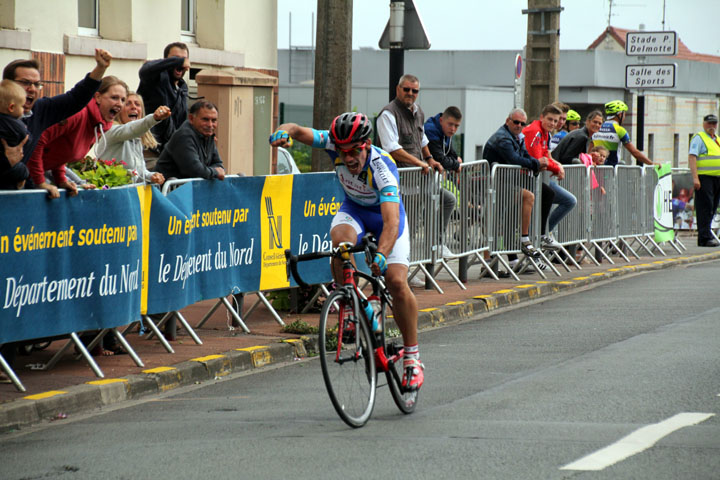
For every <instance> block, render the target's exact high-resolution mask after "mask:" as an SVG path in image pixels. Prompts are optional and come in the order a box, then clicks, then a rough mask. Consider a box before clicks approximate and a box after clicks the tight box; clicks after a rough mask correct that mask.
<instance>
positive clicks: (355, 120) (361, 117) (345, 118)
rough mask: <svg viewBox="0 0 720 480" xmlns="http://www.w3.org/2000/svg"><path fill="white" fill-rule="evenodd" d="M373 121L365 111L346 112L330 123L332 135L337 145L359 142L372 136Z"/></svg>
mask: <svg viewBox="0 0 720 480" xmlns="http://www.w3.org/2000/svg"><path fill="white" fill-rule="evenodd" d="M372 131H373V128H372V123H371V122H370V119H369V118H368V117H367V116H366V115H365V114H364V113H357V112H345V113H342V114H340V115H338V116H337V117H335V120H333V121H332V124H330V136H331V138H332V141H333V143H334V144H335V145H348V144H351V143H358V142H362V141H364V140H367V139H368V138H370V135H372Z"/></svg>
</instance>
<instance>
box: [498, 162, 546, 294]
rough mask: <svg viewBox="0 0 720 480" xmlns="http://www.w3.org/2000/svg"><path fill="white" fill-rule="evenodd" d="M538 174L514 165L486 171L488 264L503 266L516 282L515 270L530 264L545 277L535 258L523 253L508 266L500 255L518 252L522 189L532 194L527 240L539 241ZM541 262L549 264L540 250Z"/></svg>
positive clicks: (519, 251) (518, 270)
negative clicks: (488, 235) (516, 260)
mask: <svg viewBox="0 0 720 480" xmlns="http://www.w3.org/2000/svg"><path fill="white" fill-rule="evenodd" d="M541 184H542V181H541V177H540V176H534V175H533V174H532V173H531V172H530V171H529V170H527V169H525V168H522V167H519V166H517V165H500V164H495V165H493V166H492V170H491V173H490V208H491V209H492V214H491V216H490V253H491V255H492V260H491V262H490V266H491V267H492V268H497V267H498V264H501V265H502V266H503V267H504V269H505V270H506V271H507V272H508V273H509V274H510V276H512V277H513V278H514V279H515V280H516V281H519V280H520V278H519V277H518V276H517V272H522V271H524V270H525V269H527V268H528V267H529V266H530V265H532V267H533V268H534V269H535V271H536V272H538V273H539V274H540V276H541V277H543V278H547V277H546V275H545V273H544V272H543V269H542V268H541V267H540V265H539V263H538V261H536V260H535V259H534V258H532V257H529V256H526V255H523V258H522V260H520V261H519V262H518V264H517V265H515V266H514V267H512V266H511V265H510V264H509V263H508V262H507V261H506V260H505V258H503V255H522V251H521V248H520V247H521V237H522V231H521V230H522V228H521V224H522V203H523V200H522V199H523V194H524V193H523V191H528V192H530V193H532V194H533V195H534V205H533V210H532V217H531V224H530V231H529V233H530V241H531V242H532V244H533V245H538V244H539V239H540V204H541V201H542V198H541V195H542V188H541ZM540 254H541V257H542V261H543V262H544V263H545V265H546V266H549V267H550V268H551V269H553V270H554V271H555V273H556V274H558V275H559V274H560V273H559V272H558V271H557V270H555V269H554V268H553V267H552V264H551V263H550V261H549V260H548V258H547V257H545V256H544V254H543V253H542V252H540Z"/></svg>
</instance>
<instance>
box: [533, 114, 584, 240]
mask: <svg viewBox="0 0 720 480" xmlns="http://www.w3.org/2000/svg"><path fill="white" fill-rule="evenodd" d="M561 115H562V111H561V110H560V108H559V107H557V106H555V105H552V104H551V105H547V106H545V108H543V110H542V112H541V113H540V119H539V120H535V121H534V122H532V123H531V124H530V125H528V126H527V127H525V128H524V129H523V131H522V132H523V134H524V135H525V147H526V148H527V151H528V153H529V154H530V155H531V156H532V157H534V158H536V159H538V160H539V159H541V158H544V159H546V160H547V170H548V171H550V172H551V173H552V175H553V176H556V177H557V179H558V180H562V179H563V178H564V177H565V169H564V168H563V166H562V165H561V164H559V163H557V162H556V161H555V160H553V159H552V157H551V156H550V152H549V151H548V144H549V142H550V131H551V130H552V129H553V128H554V127H555V125H557V122H558V121H559V120H560V117H561ZM542 185H543V191H542V216H541V218H540V222H541V225H540V234H541V235H542V238H541V243H542V246H543V247H544V248H561V245H560V244H559V243H558V242H557V241H556V240H555V238H554V237H553V233H552V231H553V230H554V229H555V227H556V226H557V225H558V223H560V220H562V219H563V218H564V217H565V215H567V214H568V213H570V210H572V209H573V208H574V207H575V205H576V204H577V199H576V198H575V195H573V194H572V193H570V192H568V191H567V190H565V189H564V188H563V187H561V186H560V185H558V183H557V181H556V180H554V179H550V184H549V185H547V184H545V183H543V184H542ZM548 190H551V191H552V193H553V194H552V195H549V196H550V199H551V200H550V202H551V203H550V205H549V206H548V202H547V201H546V199H545V197H546V195H547V192H548ZM552 204H557V207H556V208H555V210H553V212H552V214H550V209H551V208H552ZM548 217H549V219H548ZM546 224H547V232H546Z"/></svg>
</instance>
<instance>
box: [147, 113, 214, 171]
mask: <svg viewBox="0 0 720 480" xmlns="http://www.w3.org/2000/svg"><path fill="white" fill-rule="evenodd" d="M217 121H218V110H217V107H216V106H215V105H213V104H212V103H210V102H208V101H205V100H199V101H197V102H195V103H194V104H193V105H192V107H190V114H189V116H188V119H187V120H186V121H185V123H183V124H182V125H180V128H178V129H177V130H176V131H175V133H173V136H172V138H171V139H170V141H169V142H168V143H167V145H166V146H165V148H164V149H163V151H162V153H161V154H160V158H158V161H157V171H158V172H160V173H161V174H162V175H163V176H164V177H165V178H166V179H170V178H204V179H206V180H211V179H213V178H216V179H218V180H224V179H225V168H224V167H223V162H222V160H221V159H220V154H219V153H218V151H217V146H216V145H215V131H216V129H217Z"/></svg>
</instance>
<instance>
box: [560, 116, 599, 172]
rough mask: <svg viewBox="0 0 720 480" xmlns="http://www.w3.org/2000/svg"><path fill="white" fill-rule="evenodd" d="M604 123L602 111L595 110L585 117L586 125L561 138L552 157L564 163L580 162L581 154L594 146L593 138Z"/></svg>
mask: <svg viewBox="0 0 720 480" xmlns="http://www.w3.org/2000/svg"><path fill="white" fill-rule="evenodd" d="M578 118H579V115H578ZM602 124H603V114H602V112H601V111H600V110H593V111H592V112H590V113H589V114H588V116H587V117H586V118H585V126H584V127H582V128H578V129H577V130H572V131H571V132H570V133H568V134H567V135H565V137H563V139H562V140H560V143H558V146H557V147H556V148H555V150H553V151H552V157H553V158H554V159H555V160H556V161H558V162H560V163H562V164H563V165H570V164H571V163H578V162H579V161H578V158H580V154H581V153H587V152H588V150H589V148H590V147H592V146H593V143H592V140H591V138H592V136H593V135H594V134H595V133H597V132H598V131H599V130H600V127H601V126H602Z"/></svg>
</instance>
